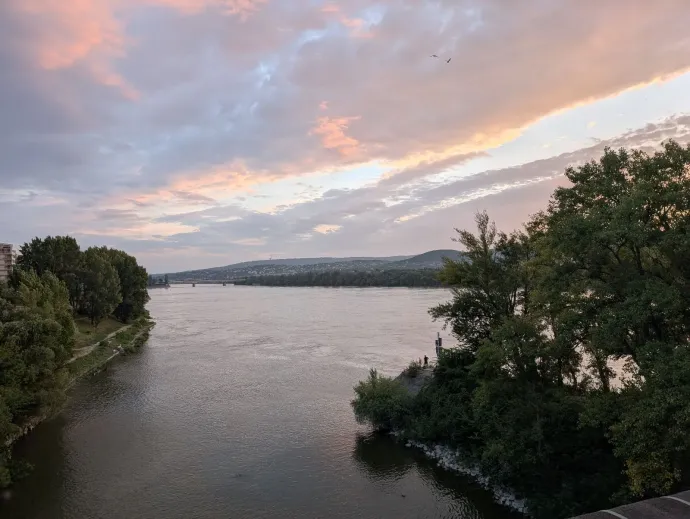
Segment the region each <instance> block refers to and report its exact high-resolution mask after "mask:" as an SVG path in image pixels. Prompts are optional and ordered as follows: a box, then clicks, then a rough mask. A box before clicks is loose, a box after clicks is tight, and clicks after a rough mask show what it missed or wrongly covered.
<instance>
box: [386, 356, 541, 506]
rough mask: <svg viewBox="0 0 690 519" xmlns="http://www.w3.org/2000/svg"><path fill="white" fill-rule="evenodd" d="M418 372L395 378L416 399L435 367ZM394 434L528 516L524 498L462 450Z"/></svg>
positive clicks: (410, 446)
mask: <svg viewBox="0 0 690 519" xmlns="http://www.w3.org/2000/svg"><path fill="white" fill-rule="evenodd" d="M414 373H415V374H414V376H411V375H410V374H409V368H407V369H405V370H403V371H402V372H401V373H400V375H398V376H397V377H395V379H394V380H395V382H397V383H399V384H400V385H401V386H402V387H403V388H404V390H405V392H406V393H407V394H408V395H409V396H410V397H412V398H414V397H415V396H417V395H418V394H419V392H420V391H421V390H422V389H423V388H424V386H425V385H426V384H428V383H429V382H430V381H431V380H432V379H433V373H434V371H433V366H428V367H422V368H421V369H419V370H418V371H415V372H414ZM391 435H392V436H394V437H396V438H397V439H398V440H400V441H404V442H405V447H408V448H416V449H419V450H420V451H422V452H423V453H424V455H425V456H426V457H427V458H430V459H432V460H434V461H436V462H437V464H438V465H439V467H441V468H444V469H446V470H449V471H452V472H457V473H459V474H463V475H465V476H469V477H470V478H472V479H473V480H474V481H476V482H477V483H478V484H479V485H480V486H481V487H482V488H484V489H485V490H488V491H489V492H491V493H492V494H493V497H494V500H495V501H496V502H497V503H498V504H500V505H503V506H505V507H507V508H510V509H512V510H514V511H516V512H519V513H521V514H524V515H527V514H528V510H527V504H526V502H525V500H524V499H518V498H517V497H516V496H515V493H514V492H513V491H511V490H510V489H506V488H504V487H502V486H500V485H496V484H494V483H493V482H492V481H491V479H490V478H489V477H487V476H486V475H484V474H482V472H481V470H480V469H479V467H478V466H477V464H475V463H472V462H471V461H470V460H469V459H468V457H467V456H466V455H465V454H464V453H463V452H462V449H459V448H455V449H454V448H452V447H450V446H448V445H445V444H443V443H425V442H422V441H417V440H414V439H411V438H409V436H408V435H407V434H406V433H405V431H392V432H391Z"/></svg>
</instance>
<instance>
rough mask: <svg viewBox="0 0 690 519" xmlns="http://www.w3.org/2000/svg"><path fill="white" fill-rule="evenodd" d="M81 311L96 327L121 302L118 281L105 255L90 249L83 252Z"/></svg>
mask: <svg viewBox="0 0 690 519" xmlns="http://www.w3.org/2000/svg"><path fill="white" fill-rule="evenodd" d="M83 280H84V297H83V306H82V308H83V311H84V314H86V315H87V316H88V317H89V319H90V320H91V324H93V325H94V326H98V323H99V322H101V321H102V320H103V319H104V318H105V317H107V316H109V315H110V314H111V313H113V311H114V310H115V309H116V308H117V306H118V305H119V304H120V303H121V302H122V295H121V291H120V279H119V277H118V275H117V270H115V267H113V265H112V263H110V258H108V255H107V253H105V252H104V251H103V250H101V249H97V248H94V247H91V248H89V249H87V250H86V252H84V277H83Z"/></svg>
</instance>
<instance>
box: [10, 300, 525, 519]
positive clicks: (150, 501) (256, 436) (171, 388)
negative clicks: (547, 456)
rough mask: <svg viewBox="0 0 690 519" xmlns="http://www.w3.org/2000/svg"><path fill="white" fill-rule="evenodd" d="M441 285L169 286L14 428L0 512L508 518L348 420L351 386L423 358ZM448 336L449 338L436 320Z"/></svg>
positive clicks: (461, 482)
mask: <svg viewBox="0 0 690 519" xmlns="http://www.w3.org/2000/svg"><path fill="white" fill-rule="evenodd" d="M448 297H449V294H448V293H447V292H446V291H443V290H408V289H375V288H368V289H349V288H344V289H327V288H265V287H234V286H228V287H221V286H197V287H195V288H192V287H191V286H175V287H173V288H171V289H169V290H163V289H158V290H153V291H151V302H150V303H149V309H150V312H151V315H152V317H153V318H154V319H155V320H156V322H157V325H156V327H155V328H154V329H153V331H152V333H151V338H150V340H149V341H148V343H147V345H146V346H145V347H144V348H143V349H142V351H141V352H140V353H137V354H135V355H132V356H128V357H125V358H122V359H116V361H115V362H114V363H113V364H111V365H110V367H109V368H108V369H107V371H105V372H103V373H100V374H98V375H96V376H94V377H91V378H89V379H87V380H85V381H83V382H82V383H80V384H79V385H78V386H77V387H76V388H75V389H74V390H73V391H72V395H71V399H70V402H69V404H68V406H67V408H66V409H65V411H64V412H63V413H62V414H61V415H59V416H58V417H57V418H55V419H53V420H51V421H49V422H46V423H44V424H42V425H41V426H39V427H38V428H37V429H36V430H34V431H33V432H32V433H31V434H30V435H29V436H27V437H26V438H24V439H23V440H21V441H20V442H19V443H18V445H17V447H16V450H15V456H18V457H22V458H24V459H28V460H29V461H30V462H31V463H32V464H34V466H35V468H34V470H33V472H32V473H31V474H30V475H29V476H28V477H27V478H25V479H24V480H22V481H20V482H19V483H18V484H16V485H15V486H14V487H13V488H12V490H11V492H8V493H6V495H5V496H4V500H3V499H0V501H2V502H1V503H0V517H2V518H3V519H19V518H21V519H60V518H65V519H101V518H103V519H106V518H107V519H149V518H150V519H161V518H170V519H211V518H214V519H215V518H219V519H225V518H257V519H258V518H262V519H263V518H266V519H283V518H293V517H294V518H304V519H306V518H329V519H337V518H343V519H344V518H357V519H359V518H395V519H407V518H451V517H452V518H461V519H505V518H508V517H513V516H512V515H511V514H509V513H508V512H507V511H506V510H504V509H502V508H500V507H499V506H497V505H495V504H493V503H492V501H491V498H490V496H489V494H488V493H487V492H485V491H483V490H482V489H480V488H478V487H477V486H476V485H474V484H473V483H472V482H471V481H469V480H467V479H465V478H463V477H461V476H458V475H455V474H451V473H448V472H445V471H443V470H441V469H438V468H437V467H436V466H434V465H433V464H432V463H431V462H430V461H428V460H426V459H424V458H423V457H422V456H421V455H420V454H419V453H418V452H415V451H414V450H411V449H406V448H405V447H404V446H402V445H400V444H399V443H396V442H395V441H393V440H392V439H391V438H390V437H382V436H377V435H372V434H370V432H369V431H368V429H367V428H366V427H364V426H361V425H358V424H357V423H356V422H355V420H354V418H353V414H352V410H351V408H350V405H349V402H350V400H351V399H352V397H353V391H352V387H353V385H354V384H355V383H356V382H357V381H358V380H360V379H362V378H365V377H366V375H367V371H368V369H369V368H370V367H377V368H379V370H380V371H383V372H385V373H388V374H393V375H394V374H397V373H398V372H399V371H400V370H401V368H402V367H404V366H405V365H406V364H407V363H408V362H409V361H410V360H411V359H414V358H419V357H422V356H423V355H424V354H425V353H426V354H428V355H429V356H430V357H431V356H432V355H433V351H434V342H433V341H434V337H435V335H436V332H437V331H440V326H439V325H438V324H436V323H433V322H432V321H431V319H430V318H429V316H428V314H427V312H426V311H427V309H428V307H430V306H432V305H435V304H437V303H439V302H441V301H443V300H445V299H447V298H448ZM443 336H445V340H446V341H447V342H449V340H450V339H449V337H447V335H446V334H443Z"/></svg>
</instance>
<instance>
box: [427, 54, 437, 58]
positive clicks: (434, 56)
mask: <svg viewBox="0 0 690 519" xmlns="http://www.w3.org/2000/svg"><path fill="white" fill-rule="evenodd" d="M429 57H430V58H438V56H437V55H436V54H432V55H431V56H429Z"/></svg>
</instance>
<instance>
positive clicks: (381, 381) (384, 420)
mask: <svg viewBox="0 0 690 519" xmlns="http://www.w3.org/2000/svg"><path fill="white" fill-rule="evenodd" d="M354 389H355V399H354V400H353V401H352V402H351V405H352V409H353V410H354V412H355V418H356V419H357V422H358V423H366V424H371V426H372V427H373V428H374V429H377V430H384V431H390V430H394V429H400V428H402V427H403V426H404V423H405V420H406V417H407V415H408V414H409V411H410V406H411V403H412V398H411V397H410V395H409V394H408V392H407V390H406V389H405V388H404V387H403V385H402V384H401V383H400V382H398V381H397V380H393V379H391V378H389V377H384V376H381V375H379V374H378V372H377V371H376V370H375V369H372V370H370V371H369V378H368V379H367V380H364V381H361V382H360V383H359V384H357V385H356V386H355V388H354Z"/></svg>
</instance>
